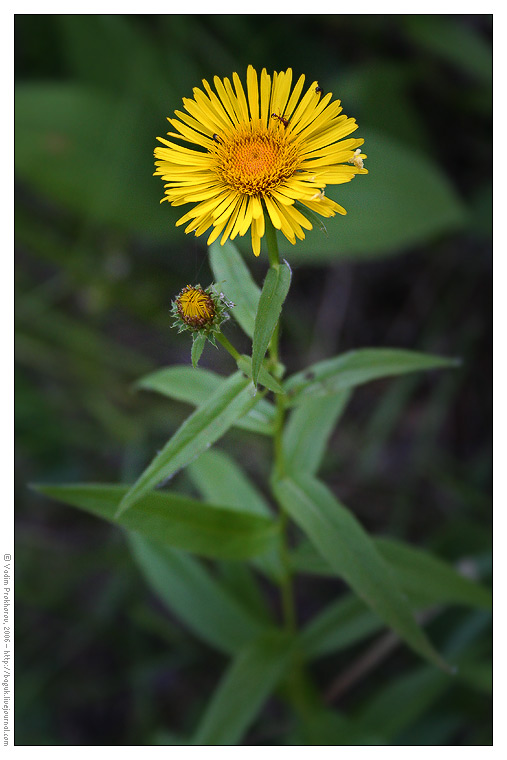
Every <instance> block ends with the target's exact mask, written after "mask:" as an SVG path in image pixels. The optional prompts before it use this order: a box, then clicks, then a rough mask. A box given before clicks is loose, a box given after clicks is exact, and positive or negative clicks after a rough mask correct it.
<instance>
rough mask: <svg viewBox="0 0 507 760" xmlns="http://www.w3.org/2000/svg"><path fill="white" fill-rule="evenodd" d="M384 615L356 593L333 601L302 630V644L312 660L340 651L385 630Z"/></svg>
mask: <svg viewBox="0 0 507 760" xmlns="http://www.w3.org/2000/svg"><path fill="white" fill-rule="evenodd" d="M383 627H384V624H383V622H382V621H381V620H380V618H379V617H378V616H377V615H375V613H373V612H372V611H371V610H369V609H368V607H366V605H365V604H364V603H363V602H362V601H361V600H360V599H358V598H357V596H354V595H353V594H347V595H346V596H345V597H344V598H341V599H338V601H336V602H332V603H331V604H330V605H329V606H328V607H326V608H325V609H324V610H323V611H322V612H320V613H318V614H317V615H315V617H314V618H312V620H310V622H309V623H308V624H307V625H306V626H305V627H304V628H303V630H302V631H301V638H300V641H301V645H302V647H303V648H304V650H305V653H306V656H307V657H309V658H310V659H313V658H317V657H323V656H325V655H327V654H330V653H331V652H338V651H340V650H341V649H345V648H346V647H348V646H351V645H352V644H355V643H356V642H358V641H361V640H362V639H364V638H366V637H367V636H370V635H371V634H372V633H376V632H377V631H380V630H382V628H383Z"/></svg>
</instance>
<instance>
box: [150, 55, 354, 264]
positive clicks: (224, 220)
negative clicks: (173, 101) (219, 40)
mask: <svg viewBox="0 0 507 760" xmlns="http://www.w3.org/2000/svg"><path fill="white" fill-rule="evenodd" d="M304 81H305V77H304V75H302V76H301V77H300V78H299V79H298V81H297V82H296V84H295V86H294V87H293V88H292V70H291V69H287V71H281V72H275V73H274V74H273V76H272V77H271V76H270V75H269V74H267V72H266V70H265V69H263V70H262V72H261V75H260V82H259V79H258V76H257V72H256V70H255V69H254V68H253V67H252V66H249V67H248V71H247V87H246V93H245V90H244V89H243V85H242V84H241V81H240V78H239V76H238V75H237V74H236V73H234V74H233V75H232V82H233V84H231V82H230V81H229V79H228V78H225V79H224V80H223V81H222V80H221V79H219V78H218V77H215V78H214V80H213V82H214V85H215V88H216V93H215V92H214V91H213V89H212V88H211V86H210V85H209V84H208V82H207V81H206V80H204V79H203V86H204V90H202V89H199V88H198V87H195V88H194V91H193V94H194V97H193V99H190V98H183V105H184V108H185V111H186V113H185V112H183V111H176V112H175V115H176V117H177V118H169V122H170V124H171V125H172V126H173V128H174V129H175V130H177V131H176V132H169V133H168V136H169V137H173V138H177V139H179V140H183V141H185V142H188V143H190V144H192V145H193V146H196V147H194V148H187V147H185V146H183V145H180V144H179V143H175V142H171V141H169V140H166V139H164V138H161V137H159V138H158V140H160V142H161V143H163V145H164V146H165V147H160V146H159V147H157V148H155V157H156V159H157V161H156V162H155V165H156V167H157V168H156V171H155V174H156V175H160V176H161V178H162V179H163V180H164V182H165V185H164V188H165V197H164V198H163V200H167V201H169V202H170V203H171V204H172V205H173V206H181V205H183V204H185V203H193V204H194V206H193V207H192V209H191V210H190V211H187V213H186V214H184V216H182V217H181V218H180V219H179V220H178V221H177V222H176V224H177V225H182V224H187V223H188V225H187V227H186V229H185V232H195V234H196V235H202V234H203V233H204V232H206V231H207V230H210V228H211V234H210V235H209V238H208V245H209V244H211V243H212V242H213V241H214V240H216V239H217V238H218V237H219V236H220V235H221V236H222V237H221V240H220V242H221V244H222V245H223V244H224V243H225V241H226V240H227V239H228V238H231V240H232V239H234V238H235V237H236V236H237V235H245V234H246V233H247V232H248V230H249V229H250V231H251V235H252V248H253V252H254V254H255V255H256V256H258V255H259V253H260V245H261V238H262V237H263V235H264V230H265V220H264V213H265V212H266V213H268V214H269V217H270V219H271V221H272V223H273V226H274V227H275V228H277V229H279V230H281V232H282V233H283V234H284V235H285V237H286V238H287V239H288V240H289V241H290V242H291V243H295V242H296V238H299V239H300V240H302V239H303V238H304V237H305V234H304V232H303V228H304V229H307V230H311V229H312V224H311V222H310V221H309V219H308V218H307V217H306V216H305V209H309V211H311V212H316V213H318V214H321V215H322V216H324V217H330V216H334V215H335V214H336V213H339V214H345V213H346V211H345V209H344V208H342V206H339V205H338V203H335V201H333V200H331V199H330V198H327V197H326V195H325V192H324V188H325V187H326V185H337V184H341V183H343V182H349V181H350V180H351V179H352V178H353V177H354V175H355V174H366V173H367V169H365V168H364V166H363V163H362V159H363V158H366V156H365V155H364V154H361V160H358V159H357V156H359V153H360V152H358V151H357V149H358V147H359V146H360V145H362V144H363V142H364V141H363V140H362V139H355V138H349V139H347V140H344V139H343V138H345V137H347V135H350V134H351V133H352V132H354V130H356V129H357V124H356V122H355V119H350V118H348V117H347V116H345V115H344V114H341V110H342V109H341V106H340V101H339V100H335V101H332V102H331V98H332V93H327V94H323V92H322V88H320V87H319V86H318V83H317V82H313V83H312V84H311V85H310V87H309V88H308V89H307V90H306V92H305V94H304V95H302V93H303V87H304ZM233 85H234V87H233ZM349 162H350V163H349Z"/></svg>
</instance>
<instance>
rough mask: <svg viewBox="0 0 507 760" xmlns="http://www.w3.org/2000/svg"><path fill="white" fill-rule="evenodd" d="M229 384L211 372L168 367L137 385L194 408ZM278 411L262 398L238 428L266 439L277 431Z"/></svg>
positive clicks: (157, 371) (240, 419) (143, 379)
mask: <svg viewBox="0 0 507 760" xmlns="http://www.w3.org/2000/svg"><path fill="white" fill-rule="evenodd" d="M224 382H225V378H223V377H221V376H220V375H217V374H216V373H215V372H211V371H210V370H207V369H202V368H199V369H191V368H190V367H188V366H184V365H183V366H180V367H177V366H176V367H167V368H164V369H159V370H156V371H155V372H152V373H151V374H149V375H146V376H145V377H143V378H142V379H141V380H139V382H138V383H137V386H138V387H139V388H142V389H143V390H148V391H155V392H156V393H161V394H162V395H164V396H167V397H169V398H173V399H176V400H177V401H186V402H187V403H189V404H192V405H194V406H199V405H200V404H203V403H204V402H205V401H206V399H208V398H209V396H210V395H211V394H213V393H215V392H216V391H217V390H218V389H219V388H220V387H221V385H223V383H224ZM274 416H275V410H274V408H273V406H272V404H270V403H269V402H268V401H266V400H265V399H262V398H259V399H258V400H257V402H256V404H255V406H254V407H253V409H249V410H248V411H247V412H246V414H244V415H243V416H242V417H239V418H238V419H237V420H235V421H234V423H233V424H234V425H236V426H237V427H241V428H243V429H244V430H250V431H252V432H255V433H262V434H263V435H270V434H271V433H272V431H273V420H274Z"/></svg>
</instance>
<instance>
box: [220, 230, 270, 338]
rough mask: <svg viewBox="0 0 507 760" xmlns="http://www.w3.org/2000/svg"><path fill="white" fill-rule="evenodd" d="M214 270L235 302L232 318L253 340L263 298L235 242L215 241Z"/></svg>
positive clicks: (222, 285) (222, 288) (227, 293)
mask: <svg viewBox="0 0 507 760" xmlns="http://www.w3.org/2000/svg"><path fill="white" fill-rule="evenodd" d="M209 256H210V264H211V269H212V270H213V274H214V276H215V281H216V283H217V285H218V287H219V288H220V289H221V290H223V291H224V293H225V295H226V296H227V298H228V299H229V300H231V301H232V302H233V303H234V307H233V308H232V309H231V315H232V316H233V317H234V319H235V320H236V322H238V324H239V325H240V327H242V329H243V330H244V331H245V333H246V334H247V335H248V337H249V338H252V337H253V334H254V324H255V315H256V314H257V306H258V305H259V298H260V295H261V291H260V288H259V287H258V285H256V284H255V282H254V280H253V278H252V275H251V274H250V270H249V269H248V267H247V265H246V264H245V262H244V261H243V257H242V256H241V254H240V253H239V252H238V250H237V248H236V246H235V245H234V243H231V241H230V240H228V241H227V242H226V243H224V245H220V243H218V242H215V243H212V244H211V245H210V247H209Z"/></svg>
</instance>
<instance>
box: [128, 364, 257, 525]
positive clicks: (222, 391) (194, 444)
mask: <svg viewBox="0 0 507 760" xmlns="http://www.w3.org/2000/svg"><path fill="white" fill-rule="evenodd" d="M256 401H257V399H256V398H255V395H254V389H253V387H252V384H251V382H250V380H249V379H247V378H245V376H244V375H243V373H242V372H236V373H235V374H234V375H231V376H230V377H229V378H228V379H227V380H226V381H225V382H224V383H223V384H222V385H221V386H220V387H219V388H218V389H217V390H216V391H215V392H214V393H213V394H212V395H211V396H210V397H209V399H207V401H204V402H203V403H202V404H201V406H199V407H198V408H197V409H196V410H195V412H193V414H191V415H190V417H188V418H187V419H186V420H185V422H184V423H183V424H182V425H181V426H180V427H179V428H178V430H177V431H176V433H175V434H174V435H173V436H172V438H170V439H169V441H168V442H167V443H166V445H165V446H164V448H163V449H162V451H161V452H160V453H159V454H158V455H157V456H156V457H155V459H154V460H153V461H152V462H151V464H150V465H148V467H147V468H146V470H145V471H144V472H143V473H142V474H141V476H140V477H139V478H138V479H137V481H136V482H135V483H134V485H133V486H132V487H131V488H130V490H129V492H128V493H127V494H126V495H125V497H124V498H123V499H122V501H121V504H120V506H119V509H118V514H121V513H122V512H124V511H125V510H126V509H128V508H129V507H131V506H132V504H133V503H134V502H135V501H137V500H138V499H139V498H140V497H141V496H142V495H143V494H145V493H146V492H147V491H150V490H151V489H152V488H155V486H157V485H158V484H159V483H160V482H161V481H162V480H166V479H167V478H170V477H171V476H172V475H174V473H175V472H177V471H178V470H180V469H181V468H182V467H186V465H187V464H189V462H191V461H192V459H194V458H195V457H197V456H199V454H202V452H203V451H205V450H206V449H207V448H208V447H209V446H211V445H212V444H213V443H215V441H217V440H218V439H219V438H221V437H222V436H223V435H224V433H225V432H226V431H227V430H228V429H229V428H230V427H231V425H233V424H234V422H235V421H236V420H237V419H239V418H240V417H242V416H243V415H244V414H246V413H247V412H248V410H249V409H250V408H251V407H252V406H253V405H254V404H255V403H256Z"/></svg>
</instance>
